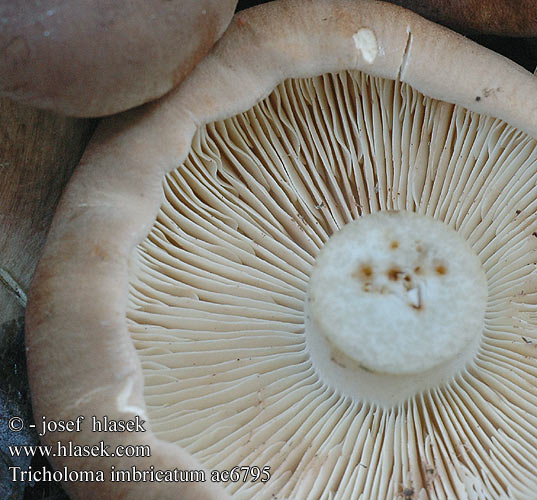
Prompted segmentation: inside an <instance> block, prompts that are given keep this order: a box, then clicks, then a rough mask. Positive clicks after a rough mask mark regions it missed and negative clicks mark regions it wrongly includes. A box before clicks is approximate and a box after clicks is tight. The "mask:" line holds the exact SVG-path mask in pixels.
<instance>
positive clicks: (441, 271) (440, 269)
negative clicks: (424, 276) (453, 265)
mask: <svg viewBox="0 0 537 500" xmlns="http://www.w3.org/2000/svg"><path fill="white" fill-rule="evenodd" d="M434 270H435V271H436V274H438V275H440V276H445V275H446V274H447V267H446V266H444V265H443V264H438V265H437V266H436V267H435V268H434Z"/></svg>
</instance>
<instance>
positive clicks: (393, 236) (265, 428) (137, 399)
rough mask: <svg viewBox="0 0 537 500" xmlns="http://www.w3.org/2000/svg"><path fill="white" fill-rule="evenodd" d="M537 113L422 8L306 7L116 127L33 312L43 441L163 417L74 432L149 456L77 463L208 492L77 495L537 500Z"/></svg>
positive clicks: (251, 24) (62, 211)
mask: <svg viewBox="0 0 537 500" xmlns="http://www.w3.org/2000/svg"><path fill="white" fill-rule="evenodd" d="M462 75H464V77H462ZM536 97H537V82H536V80H535V79H534V77H533V76H532V75H531V74H529V73H527V72H525V71H524V70H522V69H520V68H518V67H517V66H516V65H513V64H510V63H509V62H507V61H506V60H505V59H503V58H501V57H499V56H498V55H496V54H494V53H492V52H490V51H488V50H486V49H483V48H481V47H479V46H477V45H475V44H474V43H472V42H470V41H468V40H466V39H464V38H463V37H461V36H458V35H456V34H454V33H452V32H450V31H449V30H447V29H444V28H441V27H438V26H436V25H434V24H432V23H430V22H428V21H425V20H423V19H421V18H420V17H418V16H417V15H415V14H412V13H410V12H408V11H405V10H403V9H400V8H398V7H394V6H391V5H387V4H382V3H377V2H367V3H360V2H349V1H345V0H335V1H333V2H325V1H321V0H314V1H310V0H308V1H306V0H303V1H294V2H291V1H288V2H271V3H269V4H265V5H263V6H259V7H256V8H253V9H251V10H248V11H246V12H242V13H240V14H238V15H237V16H236V17H235V19H234V21H233V22H232V24H231V26H230V29H229V31H228V32H227V33H226V35H225V36H224V37H223V38H222V39H221V40H220V41H219V43H218V44H217V45H216V47H215V49H214V51H213V52H212V53H211V54H210V55H209V56H208V57H207V58H206V59H205V60H204V61H203V62H202V63H201V64H200V65H199V66H198V68H197V69H196V70H195V71H194V72H193V73H192V74H191V75H190V76H189V77H188V78H187V79H186V80H185V82H184V83H183V84H182V85H181V87H180V88H178V89H177V90H175V91H174V92H173V93H172V94H171V95H169V96H168V97H166V98H165V99H164V100H162V101H160V102H158V103H156V104H154V105H151V106H150V107H147V108H145V109H139V110H135V111H132V112H129V113H128V114H124V115H122V116H117V117H113V118H111V119H109V120H107V121H106V122H103V123H102V124H101V125H100V126H99V128H98V130H97V132H96V135H95V136H94V138H93V140H92V143H91V144H90V146H89V148H88V149H87V151H86V153H85V157H84V159H83V160H82V163H81V165H80V166H79V168H78V169H77V170H76V172H75V174H74V176H73V179H72V180H71V183H70V185H69V186H68V189H67V191H66V192H65V194H64V196H63V198H62V201H61V203H60V206H59V209H58V211H57V214H56V216H55V220H54V223H53V227H52V229H51V232H50V235H49V239H48V242H47V246H46V249H45V251H44V254H43V256H42V258H41V261H40V264H39V267H38V270H37V273H36V276H35V279H34V283H33V287H32V290H31V294H30V297H29V308H28V315H27V327H28V338H27V342H28V363H29V372H30V385H31V388H32V393H33V401H34V411H35V416H36V421H41V418H42V416H43V415H44V416H46V417H48V418H53V417H56V418H59V416H60V415H61V416H62V418H69V419H74V418H76V416H78V415H84V416H86V419H87V420H89V419H90V418H91V416H96V417H97V418H98V419H102V416H103V415H107V416H109V417H110V418H112V419H123V420H128V419H134V418H135V416H139V418H141V419H143V420H145V421H146V423H145V425H146V429H145V430H146V432H138V433H136V432H134V433H129V434H128V435H125V434H114V433H100V434H99V433H92V432H90V430H88V429H87V428H83V429H82V431H81V432H79V433H73V434H72V435H69V439H70V440H72V441H73V442H75V443H78V444H83V443H87V442H88V441H90V442H95V441H99V440H104V441H105V442H106V443H108V444H109V445H110V446H116V445H117V444H126V443H127V444H130V445H133V444H144V443H146V444H149V445H150V446H151V453H152V456H151V457H150V458H147V457H146V458H142V457H137V458H134V457H133V458H128V459H126V458H123V459H119V458H117V457H116V458H87V459H83V460H81V459H76V458H65V459H64V458H61V457H54V459H53V460H54V464H55V466H56V467H58V468H61V467H65V466H66V465H69V466H70V467H71V468H73V469H77V468H78V469H80V468H84V467H85V468H88V469H105V468H106V470H107V471H108V470H109V469H110V468H111V467H112V466H113V467H114V468H115V470H120V469H121V470H128V471H131V470H132V468H133V467H136V470H150V468H151V467H154V469H158V470H162V469H165V470H169V469H173V468H174V467H177V468H179V469H182V470H190V469H193V468H194V469H197V468H198V467H199V468H201V467H202V466H203V467H204V468H205V469H204V470H205V471H206V479H207V480H206V482H190V483H187V482H184V483H181V484H180V485H177V484H168V483H162V482H152V483H151V487H150V489H149V486H147V484H146V485H141V484H140V483H137V482H132V483H126V482H110V481H108V482H106V483H96V484H91V488H90V486H89V485H88V484H85V483H80V482H78V483H67V484H66V486H67V487H68V489H69V491H70V492H71V493H72V494H74V495H76V496H77V498H78V497H80V498H82V497H84V496H90V495H93V496H95V495H96V494H99V496H101V497H105V496H106V495H108V496H119V495H120V494H123V495H126V496H128V497H129V498H134V497H137V496H142V495H144V496H147V495H153V496H154V497H155V498H168V497H169V498H177V496H178V495H179V494H181V495H182V497H181V498H187V499H190V498H210V499H215V500H220V499H222V498H226V497H225V495H226V494H228V495H230V496H232V497H233V498H237V499H269V498H279V499H282V498H287V499H293V500H300V499H328V498H337V499H355V498H367V499H394V498H396V499H399V500H402V499H405V500H407V499H420V500H421V499H427V498H430V499H433V498H434V499H442V498H444V499H448V498H457V499H460V500H463V499H485V498H490V499H507V498H510V499H511V498H513V499H514V498H516V499H517V500H519V499H528V500H530V499H532V498H534V497H535V491H536V490H537V481H536V479H535V477H536V476H535V469H536V467H537V463H536V459H535V457H536V456H537V454H536V451H537V437H536V433H535V426H536V424H537V394H536V389H535V387H537V384H536V382H537V380H536V377H537V363H536V352H537V351H536V349H537V347H536V346H537V329H536V327H537V325H536V316H535V297H536V284H537V281H536V280H535V273H536V267H537V264H536V262H537V254H536V249H537V238H536V237H535V234H537V233H536V231H537V227H536V225H537V221H536V216H535V206H536V205H537V189H536V185H537V183H536V179H537V142H536V140H535V137H537V121H536V117H537V99H536ZM373 336H374V338H372V337H373ZM58 439H59V435H58V433H52V432H51V433H47V435H46V436H44V440H45V441H46V442H54V441H56V440H58ZM234 467H239V468H240V467H244V468H245V469H241V470H240V472H241V474H240V477H239V478H237V477H235V480H231V479H230V480H228V481H227V482H224V481H220V482H219V481H218V479H219V478H220V479H222V476H220V475H219V474H220V473H222V471H228V472H229V471H232V470H233V469H234ZM254 467H255V468H256V469H253V468H254ZM264 467H266V468H267V469H265V471H266V474H265V476H264V477H263V479H267V480H266V481H262V480H261V479H262V477H261V476H258V477H253V476H252V472H254V473H256V474H257V471H262V470H263V468H264ZM200 470H201V469H200ZM213 471H216V472H213ZM235 472H237V469H235ZM213 473H214V474H215V476H216V477H215V478H213ZM244 474H245V475H246V478H244ZM268 476H270V479H269V478H268ZM212 479H214V480H212ZM244 479H246V480H244ZM252 480H253V481H252ZM146 487H147V488H148V489H147V490H144V488H146ZM223 488H225V490H226V493H224V492H223V491H222V489H223ZM196 489H197V491H195V490H196ZM90 491H91V493H89V492H90ZM201 491H203V494H205V495H206V497H203V496H202V493H201Z"/></svg>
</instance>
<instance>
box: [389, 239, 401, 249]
mask: <svg viewBox="0 0 537 500" xmlns="http://www.w3.org/2000/svg"><path fill="white" fill-rule="evenodd" d="M390 248H391V249H392V250H396V249H397V248H399V242H398V241H396V240H393V241H392V242H391V243H390Z"/></svg>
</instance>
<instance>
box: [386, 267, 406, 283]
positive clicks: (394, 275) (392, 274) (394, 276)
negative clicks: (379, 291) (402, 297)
mask: <svg viewBox="0 0 537 500" xmlns="http://www.w3.org/2000/svg"><path fill="white" fill-rule="evenodd" d="M386 274H387V275H388V279H389V280H391V281H397V280H398V279H399V277H400V276H401V274H402V271H401V269H399V268H398V267H392V268H391V269H388V272H387V273H386Z"/></svg>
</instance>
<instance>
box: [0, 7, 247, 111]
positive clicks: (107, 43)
mask: <svg viewBox="0 0 537 500" xmlns="http://www.w3.org/2000/svg"><path fill="white" fill-rule="evenodd" d="M236 5H237V0H172V1H164V0H150V1H147V0H141V1H140V0H138V1H129V2H125V1H114V2H109V1H106V0H104V1H103V0H92V1H82V0H68V1H67V0H45V1H34V0H32V1H29V2H28V1H22V0H16V1H12V0H2V2H0V47H2V51H1V55H0V95H1V96H7V97H10V98H12V99H16V100H19V101H21V102H23V103H25V104H30V105H32V106H37V107H40V108H46V109H52V110H55V111H59V112H62V113H65V114H67V115H72V116H101V115H108V114H112V113H117V112H119V111H123V110H125V109H128V108H131V107H134V106H137V105H139V104H142V103H144V102H147V101H149V100H152V99H156V98H157V97H160V96H161V95H163V94H165V93H166V92H168V91H169V90H170V89H171V88H172V87H174V86H175V85H177V84H178V83H179V82H181V81H182V80H183V79H184V78H185V76H186V75H187V74H188V73H189V72H190V71H191V70H192V68H193V67H194V66H195V65H196V64H197V63H198V62H199V61H200V59H201V58H202V57H203V56H204V55H205V54H206V53H207V52H208V51H209V49H210V48H211V46H212V45H213V44H214V42H215V41H216V40H217V39H218V38H219V37H220V35H221V34H222V33H223V31H224V30H225V28H226V26H227V25H228V23H229V21H230V19H231V16H232V15H233V10H234V8H235V6H236Z"/></svg>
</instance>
